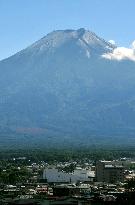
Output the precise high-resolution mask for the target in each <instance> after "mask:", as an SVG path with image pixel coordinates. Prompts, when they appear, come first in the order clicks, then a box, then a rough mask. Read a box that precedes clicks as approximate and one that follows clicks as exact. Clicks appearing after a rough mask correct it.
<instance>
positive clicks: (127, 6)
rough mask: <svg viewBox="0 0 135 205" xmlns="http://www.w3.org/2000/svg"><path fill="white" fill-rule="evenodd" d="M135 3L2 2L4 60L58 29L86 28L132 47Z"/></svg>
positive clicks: (96, 0) (0, 39) (100, 0)
mask: <svg viewBox="0 0 135 205" xmlns="http://www.w3.org/2000/svg"><path fill="white" fill-rule="evenodd" d="M134 21H135V0H0V59H3V58H6V57H8V56H10V55H12V54H14V53H16V52H17V51H19V50H21V49H23V48H25V47H27V46H28V45H30V44H31V43H33V42H34V41H36V40H38V39H40V38H41V37H43V36H44V35H46V34H47V33H49V32H51V31H52V30H56V29H70V28H73V29H78V28H82V27H84V28H86V29H89V30H91V31H94V32H95V33H96V34H97V35H99V36H100V37H102V38H104V39H105V40H110V39H114V40H115V41H116V43H117V44H118V45H119V46H128V47H129V45H130V43H131V42H132V41H133V40H134V39H135V28H134Z"/></svg>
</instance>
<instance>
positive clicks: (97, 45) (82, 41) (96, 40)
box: [29, 28, 114, 54]
mask: <svg viewBox="0 0 135 205" xmlns="http://www.w3.org/2000/svg"><path fill="white" fill-rule="evenodd" d="M73 42H74V43H76V44H79V45H80V47H83V48H84V47H85V48H86V49H88V50H89V49H90V50H91V52H93V51H94V52H95V53H96V52H97V54H103V53H104V52H107V51H110V50H112V49H113V48H114V45H112V44H111V43H109V42H107V41H105V40H104V39H102V38H100V37H98V36H97V35H96V34H95V33H94V32H91V31H89V30H86V29H85V28H80V29H77V30H73V29H66V30H55V31H53V32H51V33H49V34H47V35H46V36H45V37H43V38H42V39H40V40H39V41H37V42H35V43H34V44H32V45H31V46H30V47H29V48H30V49H32V50H33V48H34V49H36V50H37V51H41V52H43V51H47V50H52V49H55V48H59V47H60V46H62V45H64V44H66V43H69V44H74V43H73Z"/></svg>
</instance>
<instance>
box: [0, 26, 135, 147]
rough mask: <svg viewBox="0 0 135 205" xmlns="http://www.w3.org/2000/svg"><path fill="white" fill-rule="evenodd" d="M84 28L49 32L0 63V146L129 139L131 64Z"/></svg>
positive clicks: (134, 69) (133, 109) (132, 131)
mask: <svg viewBox="0 0 135 205" xmlns="http://www.w3.org/2000/svg"><path fill="white" fill-rule="evenodd" d="M115 49H117V48H116V45H114V44H111V43H109V42H107V41H105V40H104V39H102V38H100V37H98V36H97V35H96V34H95V33H93V32H90V31H87V30H85V29H83V28H81V29H78V30H58V31H53V32H51V33H49V34H48V35H47V36H45V37H43V38H42V39H40V40H39V41H37V42H35V43H34V44H32V45H31V46H29V47H27V48H26V49H24V50H22V51H20V52H18V53H17V54H15V55H13V56H11V57H9V58H7V59H4V60H2V61H0V144H1V145H2V146H3V145H4V146H5V145H6V146H14V145H15V146H25V145H24V144H27V145H31V146H37V145H38V146H41V145H47V146H48V145H50V146H57V145H58V146H59V145H62V146H64V145H67V146H68V145H69V146H70V145H74V146H80V145H84V146H85V145H93V144H95V145H96V144H97V145H99V144H124V143H128V144H132V143H134V142H135V61H133V60H130V59H127V58H125V59H120V60H117V59H109V58H105V56H107V55H109V54H113V52H114V51H115Z"/></svg>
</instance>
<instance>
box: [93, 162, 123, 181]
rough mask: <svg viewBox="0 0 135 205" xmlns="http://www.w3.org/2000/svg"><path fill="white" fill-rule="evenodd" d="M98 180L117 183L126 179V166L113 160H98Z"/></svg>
mask: <svg viewBox="0 0 135 205" xmlns="http://www.w3.org/2000/svg"><path fill="white" fill-rule="evenodd" d="M96 181H97V182H107V183H117V182H123V181H124V167H123V166H122V165H118V164H117V163H116V162H112V161H98V162H97V164H96Z"/></svg>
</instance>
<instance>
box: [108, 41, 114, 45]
mask: <svg viewBox="0 0 135 205" xmlns="http://www.w3.org/2000/svg"><path fill="white" fill-rule="evenodd" d="M108 42H109V43H111V44H112V45H116V42H115V41H114V40H109V41H108Z"/></svg>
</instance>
